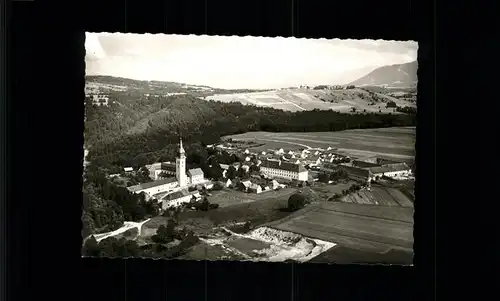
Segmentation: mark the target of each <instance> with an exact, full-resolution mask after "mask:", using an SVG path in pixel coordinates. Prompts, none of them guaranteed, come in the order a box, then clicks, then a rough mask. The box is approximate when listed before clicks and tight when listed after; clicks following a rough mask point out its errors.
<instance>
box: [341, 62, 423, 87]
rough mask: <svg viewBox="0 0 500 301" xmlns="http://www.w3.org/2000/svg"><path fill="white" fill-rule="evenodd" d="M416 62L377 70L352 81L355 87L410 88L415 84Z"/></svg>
mask: <svg viewBox="0 0 500 301" xmlns="http://www.w3.org/2000/svg"><path fill="white" fill-rule="evenodd" d="M417 69H418V63H417V61H414V62H411V63H406V64H398V65H390V66H384V67H380V68H377V69H375V70H373V71H372V72H370V73H368V74H367V75H365V76H363V77H361V78H359V79H357V80H355V81H353V82H352V83H350V85H355V86H368V85H371V86H389V87H412V86H414V85H416V83H417V80H418V79H417Z"/></svg>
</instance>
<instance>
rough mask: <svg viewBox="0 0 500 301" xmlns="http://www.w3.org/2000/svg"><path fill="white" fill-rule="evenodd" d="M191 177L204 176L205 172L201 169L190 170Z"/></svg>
mask: <svg viewBox="0 0 500 301" xmlns="http://www.w3.org/2000/svg"><path fill="white" fill-rule="evenodd" d="M188 173H189V175H190V176H203V170H201V168H193V169H190V170H188Z"/></svg>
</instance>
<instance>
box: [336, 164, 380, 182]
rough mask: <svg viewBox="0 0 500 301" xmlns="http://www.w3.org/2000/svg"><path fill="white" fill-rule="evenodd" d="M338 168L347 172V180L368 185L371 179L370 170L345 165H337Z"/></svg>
mask: <svg viewBox="0 0 500 301" xmlns="http://www.w3.org/2000/svg"><path fill="white" fill-rule="evenodd" d="M338 168H339V169H341V170H344V171H345V172H347V174H348V176H349V178H350V179H352V180H354V181H358V182H362V183H369V182H370V181H371V180H372V178H373V174H372V172H371V171H370V169H365V168H359V167H355V166H347V165H339V166H338Z"/></svg>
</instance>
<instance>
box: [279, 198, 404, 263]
mask: <svg viewBox="0 0 500 301" xmlns="http://www.w3.org/2000/svg"><path fill="white" fill-rule="evenodd" d="M272 227H273V228H276V229H279V230H283V231H290V232H294V233H298V234H302V235H304V236H307V237H311V238H317V239H321V240H325V241H331V242H334V243H337V244H338V245H340V246H343V247H346V248H350V249H355V250H358V251H362V252H375V253H382V252H387V251H388V250H391V249H394V248H395V249H402V250H406V252H411V250H412V248H413V210H412V208H405V207H387V206H375V205H359V204H349V203H335V202H329V203H322V204H320V205H318V206H317V207H315V208H314V209H313V210H310V209H309V210H307V208H306V209H305V210H304V213H303V214H301V215H300V214H296V215H295V216H294V217H293V218H287V219H284V221H283V222H280V221H277V222H275V223H273V225H272Z"/></svg>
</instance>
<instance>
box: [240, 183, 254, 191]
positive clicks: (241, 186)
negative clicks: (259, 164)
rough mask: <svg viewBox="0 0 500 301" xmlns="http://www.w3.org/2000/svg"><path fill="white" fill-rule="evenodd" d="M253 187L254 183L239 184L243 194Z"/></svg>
mask: <svg viewBox="0 0 500 301" xmlns="http://www.w3.org/2000/svg"><path fill="white" fill-rule="evenodd" d="M251 185H252V182H250V181H241V182H239V183H238V189H239V190H241V191H243V192H247V191H248V189H249V188H250V186H251Z"/></svg>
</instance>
